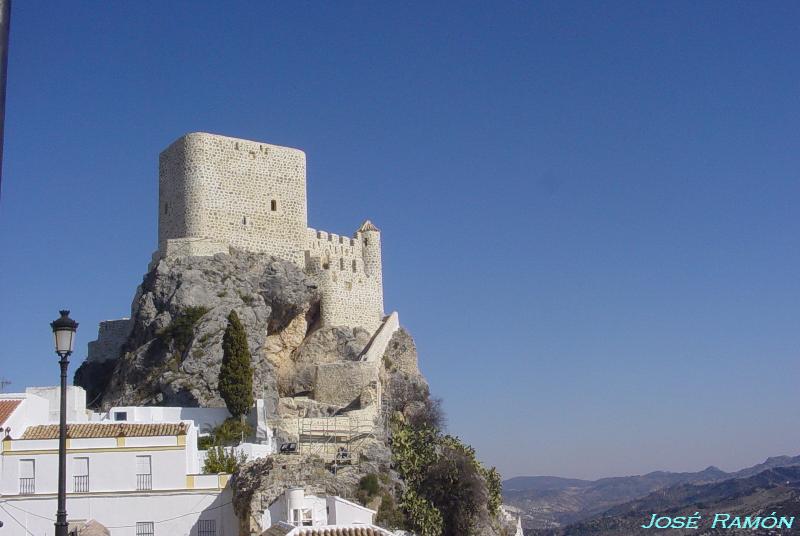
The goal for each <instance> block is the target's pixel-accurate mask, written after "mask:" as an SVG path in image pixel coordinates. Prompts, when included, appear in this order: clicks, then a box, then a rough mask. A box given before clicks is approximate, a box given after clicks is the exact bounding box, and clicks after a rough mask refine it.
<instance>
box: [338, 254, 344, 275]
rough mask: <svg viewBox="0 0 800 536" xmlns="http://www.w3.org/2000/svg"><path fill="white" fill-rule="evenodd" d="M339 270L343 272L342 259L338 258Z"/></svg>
mask: <svg viewBox="0 0 800 536" xmlns="http://www.w3.org/2000/svg"><path fill="white" fill-rule="evenodd" d="M339 270H341V271H343V272H344V259H343V258H341V257H340V258H339Z"/></svg>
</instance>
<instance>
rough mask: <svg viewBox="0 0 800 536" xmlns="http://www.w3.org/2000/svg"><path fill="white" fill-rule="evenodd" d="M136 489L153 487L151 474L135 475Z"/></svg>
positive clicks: (142, 489)
mask: <svg viewBox="0 0 800 536" xmlns="http://www.w3.org/2000/svg"><path fill="white" fill-rule="evenodd" d="M136 489H137V491H146V490H151V489H153V475H136Z"/></svg>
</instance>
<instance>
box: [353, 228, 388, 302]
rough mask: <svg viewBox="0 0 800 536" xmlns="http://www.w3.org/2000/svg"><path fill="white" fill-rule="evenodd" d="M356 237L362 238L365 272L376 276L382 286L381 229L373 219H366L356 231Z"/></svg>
mask: <svg viewBox="0 0 800 536" xmlns="http://www.w3.org/2000/svg"><path fill="white" fill-rule="evenodd" d="M356 238H359V239H360V240H361V247H362V250H363V252H364V273H365V274H367V275H368V276H371V277H376V278H377V280H378V282H379V283H381V287H382V286H383V284H382V279H383V275H382V273H381V270H382V268H381V267H382V264H381V231H380V229H378V228H377V227H375V225H374V224H373V223H372V222H371V221H369V220H366V221H365V222H364V223H362V224H361V227H359V228H358V231H356Z"/></svg>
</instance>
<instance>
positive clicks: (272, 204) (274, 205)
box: [269, 199, 278, 212]
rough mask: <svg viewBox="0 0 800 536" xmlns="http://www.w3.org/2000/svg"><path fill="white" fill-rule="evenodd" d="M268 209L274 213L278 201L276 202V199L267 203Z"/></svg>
mask: <svg viewBox="0 0 800 536" xmlns="http://www.w3.org/2000/svg"><path fill="white" fill-rule="evenodd" d="M269 208H270V209H271V210H272V212H275V211H277V210H278V201H277V199H273V200H272V201H270V202H269Z"/></svg>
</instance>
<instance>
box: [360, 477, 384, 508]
mask: <svg viewBox="0 0 800 536" xmlns="http://www.w3.org/2000/svg"><path fill="white" fill-rule="evenodd" d="M380 489H381V486H380V483H379V482H378V475H377V474H375V473H370V474H368V475H365V476H363V477H361V480H359V481H358V490H357V491H356V498H357V499H358V500H359V502H360V503H361V504H363V505H364V506H366V505H367V503H369V501H371V500H372V499H373V498H374V497H376V496H377V495H378V492H380Z"/></svg>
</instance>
